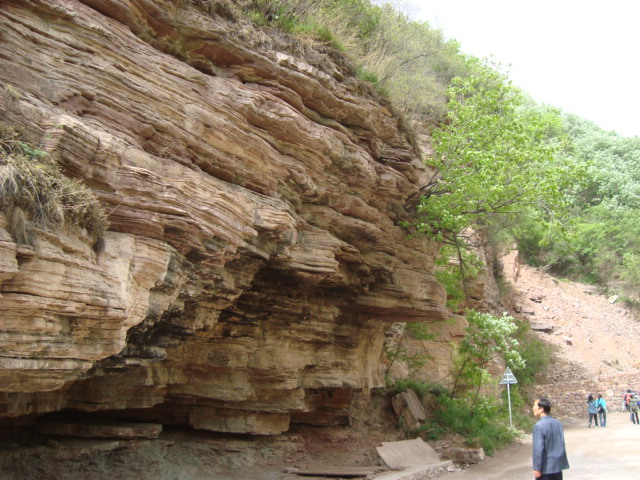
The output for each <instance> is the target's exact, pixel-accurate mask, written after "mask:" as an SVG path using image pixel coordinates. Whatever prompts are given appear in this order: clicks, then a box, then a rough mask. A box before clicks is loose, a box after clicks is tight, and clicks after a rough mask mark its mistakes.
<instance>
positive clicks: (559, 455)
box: [531, 398, 569, 480]
mask: <svg viewBox="0 0 640 480" xmlns="http://www.w3.org/2000/svg"><path fill="white" fill-rule="evenodd" d="M531 411H532V412H533V415H535V416H536V417H538V418H539V419H540V420H538V423H536V424H535V425H534V426H533V453H532V460H533V476H534V477H535V478H540V479H542V480H562V470H566V469H567V468H569V460H567V450H566V448H565V444H564V429H563V427H562V423H560V422H559V421H558V420H556V419H555V418H553V417H552V416H551V415H549V414H550V413H551V402H549V400H548V399H546V398H539V399H537V400H536V401H535V402H533V407H532V408H531Z"/></svg>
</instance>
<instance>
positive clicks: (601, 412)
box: [596, 393, 607, 427]
mask: <svg viewBox="0 0 640 480" xmlns="http://www.w3.org/2000/svg"><path fill="white" fill-rule="evenodd" d="M596 410H597V412H598V416H599V417H600V426H601V427H606V426H607V401H606V400H605V399H604V398H602V394H601V393H599V394H598V399H597V400H596Z"/></svg>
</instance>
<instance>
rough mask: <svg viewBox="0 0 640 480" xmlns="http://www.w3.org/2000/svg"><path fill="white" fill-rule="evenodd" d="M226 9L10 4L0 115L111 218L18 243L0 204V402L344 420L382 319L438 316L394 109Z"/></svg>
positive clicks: (169, 414)
mask: <svg viewBox="0 0 640 480" xmlns="http://www.w3.org/2000/svg"><path fill="white" fill-rule="evenodd" d="M238 29H239V27H238V25H237V24H234V23H231V22H229V21H228V20H226V19H224V18H220V17H216V16H215V15H214V16H211V15H206V14H205V13H203V12H202V11H200V10H198V9H196V8H195V7H193V6H190V5H188V4H185V2H178V1H170V0H99V1H98V0H95V1H94V0H83V1H80V0H46V1H45V0H42V1H39V0H20V1H18V0H9V1H3V2H2V4H1V5H0V82H1V85H2V88H3V89H4V95H2V96H1V97H0V117H1V118H0V120H2V121H3V122H5V123H7V124H10V125H15V126H17V127H19V128H21V129H22V130H23V131H24V132H25V135H26V137H27V139H28V140H29V141H30V142H32V143H34V144H39V145H41V146H42V147H41V148H42V149H44V150H45V151H47V152H48V154H49V155H50V156H51V157H52V158H54V159H55V160H56V161H58V162H59V163H60V165H61V166H62V168H63V170H64V172H65V173H66V174H67V175H68V176H70V177H73V178H76V179H79V180H80V181H82V182H83V183H84V184H85V185H87V186H88V187H90V188H91V189H92V190H93V192H94V193H95V194H96V195H97V196H98V198H99V199H100V201H101V203H102V204H103V205H104V206H105V208H106V211H107V213H108V215H109V222H110V227H109V230H108V232H107V233H106V234H105V236H104V238H103V239H101V240H100V242H99V243H98V244H95V243H94V242H93V240H91V239H90V238H89V236H88V235H87V234H86V232H83V231H82V230H81V229H79V228H77V227H74V226H73V225H71V226H68V228H65V229H60V228H57V229H56V228H37V226H34V227H33V230H32V232H31V237H32V239H33V240H32V242H31V245H22V244H19V242H17V241H16V240H14V239H13V237H12V235H11V229H10V228H9V226H8V224H7V222H6V221H5V217H4V213H5V212H3V214H2V215H0V311H1V312H2V316H1V318H0V416H2V417H19V416H23V415H27V414H36V416H37V414H43V413H46V412H54V411H58V410H63V409H79V410H84V411H89V412H94V411H106V412H110V413H111V414H113V415H114V416H116V415H119V416H121V417H126V418H128V419H135V420H141V421H156V422H160V423H168V424H177V425H192V426H194V427H196V428H204V429H209V430H215V431H226V432H247V433H259V434H275V433H280V432H283V431H286V430H287V429H288V428H289V426H290V424H291V423H292V422H310V423H318V424H325V423H339V422H342V421H345V419H346V418H348V410H349V406H350V405H351V402H352V400H353V397H354V395H360V394H362V392H366V391H367V390H368V389H370V388H372V387H376V386H380V385H381V384H382V375H381V370H380V367H379V364H380V356H381V351H382V343H383V337H384V331H385V329H387V328H388V326H389V325H390V324H391V323H392V322H415V321H427V322H440V321H443V320H445V319H446V318H447V314H446V311H445V309H444V302H445V292H444V289H443V287H442V286H441V285H440V284H439V283H438V282H437V281H435V279H434V277H433V275H432V273H431V272H432V270H433V268H432V259H433V256H434V249H435V246H434V245H433V244H430V243H429V242H427V241H426V240H424V239H419V238H412V239H410V238H407V236H406V232H404V231H403V229H402V228H401V227H400V226H399V224H400V223H401V222H402V221H403V220H407V219H408V218H409V212H408V208H407V205H408V204H409V203H410V202H409V200H410V199H411V198H413V197H415V195H416V192H417V191H418V188H419V187H420V185H421V181H422V177H423V175H424V173H425V172H424V170H423V168H424V167H423V166H422V164H421V162H420V158H419V154H418V152H417V151H416V150H415V148H414V147H413V146H412V144H411V142H410V141H409V140H408V139H407V138H406V136H405V134H403V133H402V132H401V131H400V130H399V128H398V125H397V124H398V121H397V119H396V118H395V117H394V116H392V115H391V114H390V113H389V111H388V109H387V108H385V107H384V106H383V105H381V104H380V103H379V102H377V101H376V100H375V99H373V98H371V97H370V96H367V95H365V94H362V93H359V92H362V91H363V89H362V88H361V87H359V85H358V82H357V81H355V80H354V79H353V78H351V77H349V76H348V75H347V74H346V73H345V72H342V71H341V70H340V69H339V68H337V67H334V68H333V69H331V68H329V69H327V68H324V69H322V70H320V69H319V68H317V67H314V66H312V65H311V64H310V63H308V62H307V61H305V60H304V59H302V58H300V57H295V56H292V55H290V54H286V53H283V52H279V51H276V50H273V49H270V48H269V44H268V42H266V41H264V42H261V41H259V40H260V39H258V40H255V39H254V41H249V40H242V38H243V37H242V35H240V34H238ZM253 34H255V35H258V32H257V31H253ZM260 43H262V44H264V45H265V46H263V47H262V48H258V47H256V45H257V44H260Z"/></svg>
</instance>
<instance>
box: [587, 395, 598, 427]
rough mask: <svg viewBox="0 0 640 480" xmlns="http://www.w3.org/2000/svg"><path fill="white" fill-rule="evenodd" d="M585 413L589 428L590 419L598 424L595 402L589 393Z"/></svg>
mask: <svg viewBox="0 0 640 480" xmlns="http://www.w3.org/2000/svg"><path fill="white" fill-rule="evenodd" d="M587 413H588V414H589V428H591V420H593V421H594V422H595V423H596V427H597V426H598V410H597V409H596V402H595V400H594V399H593V395H591V394H589V396H588V397H587Z"/></svg>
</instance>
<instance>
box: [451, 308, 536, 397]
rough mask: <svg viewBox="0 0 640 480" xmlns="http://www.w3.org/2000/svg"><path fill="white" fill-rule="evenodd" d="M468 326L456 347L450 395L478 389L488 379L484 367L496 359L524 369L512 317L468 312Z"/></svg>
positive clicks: (473, 311)
mask: <svg viewBox="0 0 640 480" xmlns="http://www.w3.org/2000/svg"><path fill="white" fill-rule="evenodd" d="M466 318H467V322H468V326H467V329H466V331H465V336H464V338H463V340H462V341H461V342H460V343H459V345H458V347H457V359H456V362H455V363H456V366H455V372H454V382H453V388H452V391H453V392H454V393H455V392H456V391H458V390H460V389H462V390H466V389H468V388H469V387H477V388H478V389H479V387H481V386H482V384H483V383H484V382H485V381H486V380H487V379H488V378H490V376H489V372H488V370H487V367H488V366H489V364H490V363H491V362H493V361H494V360H496V359H504V361H505V362H506V364H507V365H508V366H510V367H512V368H524V365H525V362H524V360H523V358H522V356H521V355H520V352H519V351H518V348H517V347H518V341H517V340H516V339H515V337H514V334H515V333H516V331H517V329H518V327H517V325H516V324H515V322H514V320H513V318H512V317H510V316H509V315H506V314H503V315H502V316H501V317H496V316H494V315H491V314H489V313H480V312H476V311H475V310H470V311H469V312H467V316H466Z"/></svg>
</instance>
